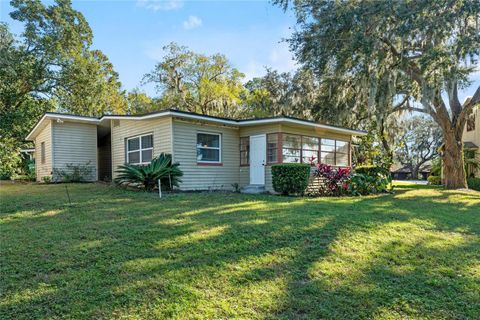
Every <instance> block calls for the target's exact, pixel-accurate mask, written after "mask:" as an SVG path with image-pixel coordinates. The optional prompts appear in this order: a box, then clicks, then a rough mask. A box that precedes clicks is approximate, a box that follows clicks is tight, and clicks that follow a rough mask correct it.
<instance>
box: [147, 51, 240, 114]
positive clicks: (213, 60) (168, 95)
mask: <svg viewBox="0 0 480 320" xmlns="http://www.w3.org/2000/svg"><path fill="white" fill-rule="evenodd" d="M163 50H164V51H165V52H166V54H165V56H164V58H163V59H162V61H160V62H159V63H157V64H156V66H155V68H154V70H152V71H151V72H150V73H147V74H146V75H145V76H144V83H154V84H155V88H156V90H157V92H158V93H159V94H160V95H161V99H162V100H164V102H163V104H167V105H170V106H171V107H173V106H175V107H177V108H179V109H183V110H187V111H190V112H197V113H202V114H208V115H221V116H225V117H236V116H239V115H240V114H241V112H242V108H243V104H242V95H243V94H244V90H245V88H244V86H243V84H242V82H241V80H242V79H243V78H244V74H243V73H241V72H240V71H238V70H237V69H235V68H233V67H232V66H231V64H230V62H229V61H228V60H227V58H226V57H225V56H224V55H222V54H214V55H211V56H207V55H204V54H199V53H195V52H193V51H191V50H189V49H188V48H187V47H185V46H180V45H178V44H176V43H170V44H169V45H167V46H165V47H164V48H163Z"/></svg>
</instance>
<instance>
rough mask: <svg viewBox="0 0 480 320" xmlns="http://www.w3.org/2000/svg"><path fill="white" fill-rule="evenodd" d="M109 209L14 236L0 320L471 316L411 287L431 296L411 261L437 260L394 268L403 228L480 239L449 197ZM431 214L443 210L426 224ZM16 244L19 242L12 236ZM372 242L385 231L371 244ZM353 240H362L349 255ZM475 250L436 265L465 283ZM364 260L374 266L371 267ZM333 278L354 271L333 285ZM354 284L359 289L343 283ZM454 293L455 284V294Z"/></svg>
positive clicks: (201, 202) (201, 199)
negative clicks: (459, 274) (434, 306)
mask: <svg viewBox="0 0 480 320" xmlns="http://www.w3.org/2000/svg"><path fill="white" fill-rule="evenodd" d="M405 192H409V191H405ZM106 194H107V195H109V193H108V192H107V193H106ZM110 195H111V197H110V199H106V198H105V197H103V196H98V197H99V198H100V199H101V201H99V202H98V203H97V202H94V203H95V205H94V208H92V207H91V206H88V205H85V204H84V203H79V204H78V205H77V206H74V207H67V208H63V209H62V210H61V211H60V212H58V213H57V214H56V215H52V216H40V217H35V218H31V217H29V218H26V219H23V220H22V219H16V220H13V221H9V223H7V224H6V227H5V228H4V232H5V236H4V238H3V239H4V240H5V242H8V252H6V255H5V256H4V258H3V261H2V265H3V264H4V263H5V264H8V266H7V268H6V269H3V271H2V274H5V275H6V278H7V279H8V280H7V281H6V283H5V287H4V288H3V290H2V292H3V293H2V295H1V297H0V299H1V301H2V302H1V304H0V310H1V315H2V318H13V317H15V318H17V319H19V318H42V317H43V318H45V317H52V318H55V317H58V318H63V317H75V318H92V317H98V318H118V317H121V316H126V315H134V314H135V315H136V316H138V317H141V318H142V317H143V318H145V317H153V318H169V317H177V318H195V317H197V318H222V317H223V318H227V317H245V318H267V317H270V316H272V317H280V318H319V317H321V318H342V317H343V318H345V317H350V318H364V317H372V316H374V315H376V314H380V313H381V312H383V311H385V310H386V311H385V312H398V314H399V315H401V314H407V315H412V314H415V312H416V313H417V314H419V315H422V316H428V312H429V311H431V310H429V308H427V307H425V306H426V305H428V304H429V303H427V302H428V301H430V300H435V299H436V300H438V301H439V302H445V303H446V305H448V306H449V308H450V310H452V311H453V312H459V313H458V314H460V315H462V314H463V315H469V314H471V313H468V312H470V311H468V310H467V311H462V310H460V309H459V307H458V305H461V304H462V303H463V304H466V303H469V304H470V305H472V298H471V297H472V296H471V295H470V293H469V291H468V290H467V289H465V288H464V287H463V286H461V285H460V286H458V287H455V290H454V291H452V292H453V293H454V294H455V295H460V294H463V295H464V296H465V298H461V299H460V302H459V304H453V305H449V304H448V303H447V302H450V300H448V297H447V296H446V295H444V294H440V295H439V297H438V296H437V295H435V294H434V293H429V292H426V293H425V292H423V291H418V290H414V289H415V288H416V287H414V286H411V283H412V282H415V281H417V282H418V284H419V285H420V286H428V285H429V283H428V281H427V280H428V279H430V278H431V277H430V275H429V274H428V273H425V270H424V269H422V268H419V267H418V266H417V265H414V262H415V263H416V262H417V261H422V260H421V259H417V258H416V254H420V255H425V256H428V254H429V251H428V250H429V249H428V248H426V247H425V245H417V246H415V247H414V248H415V250H416V251H415V254H414V255H412V256H410V255H408V259H407V260H406V261H405V262H402V261H401V260H398V259H395V257H396V255H398V254H399V252H398V247H399V246H400V245H402V244H403V242H404V241H405V239H403V238H401V235H402V234H404V233H403V232H404V229H402V228H405V226H404V225H408V226H409V227H411V224H412V221H413V222H414V225H416V224H418V223H420V227H419V229H418V230H417V229H412V230H413V231H417V232H420V231H422V230H423V229H425V230H427V232H433V233H435V232H451V233H455V232H458V230H459V229H464V230H468V232H469V233H470V234H474V236H475V237H478V234H479V232H478V231H479V229H478V227H477V226H478V216H477V217H475V219H474V220H475V221H474V223H473V227H472V221H470V224H468V217H467V216H470V220H472V215H473V214H474V213H475V209H476V208H475V207H472V206H470V207H467V209H466V211H464V212H463V213H462V217H461V218H460V219H459V220H454V219H453V218H454V217H453V216H452V213H451V212H449V211H451V209H452V208H456V207H457V205H456V204H449V203H447V204H445V203H443V202H442V201H444V200H445V199H447V200H448V195H447V196H446V195H444V194H438V195H434V196H432V197H429V198H418V199H416V200H415V201H412V200H411V199H409V198H408V197H407V198H402V197H401V195H402V194H400V193H397V195H395V196H394V197H393V196H387V197H366V198H354V199H299V198H282V197H273V196H243V195H215V194H210V195H209V194H206V195H196V194H193V195H181V196H178V197H172V198H166V199H164V200H162V201H159V200H158V199H154V198H153V197H148V196H145V197H144V196H135V197H134V201H131V200H132V197H131V195H130V194H128V193H126V194H124V193H114V194H110ZM404 195H408V194H404ZM94 200H95V199H91V200H90V201H94ZM436 201H437V202H438V201H440V202H439V203H442V207H443V206H446V207H447V208H446V209H441V210H444V211H442V212H440V213H439V212H436V213H435V212H425V211H418V208H428V207H429V206H433V205H436V204H439V203H437V202H436ZM439 208H440V207H439ZM45 210H49V208H48V209H45ZM437 211H438V210H437ZM422 223H423V224H422ZM397 224H398V225H397ZM385 226H389V228H386V227H385ZM392 228H393V229H392ZM395 228H398V230H397V231H398V232H396V231H395V230H396V229H395ZM437 228H438V229H437ZM390 229H392V230H393V231H390ZM19 230H24V233H23V234H18V233H16V234H14V232H18V231H19ZM33 230H35V231H33ZM372 230H380V231H378V232H380V234H379V235H375V237H374V239H373V240H372V239H370V238H371V237H370V236H369V232H372ZM419 230H420V231H419ZM407 231H410V230H409V229H407ZM382 232H385V233H386V234H387V235H388V233H389V232H394V233H395V232H396V233H395V235H396V236H397V237H400V238H399V239H394V240H395V241H397V242H392V243H387V244H385V243H383V242H382V241H380V242H379V243H374V244H372V247H373V248H375V250H372V252H364V253H363V255H360V256H359V259H360V260H356V259H350V258H349V257H348V255H347V256H346V257H344V256H342V255H341V254H340V253H341V251H342V250H347V252H349V251H355V250H359V249H356V246H357V245H358V246H359V248H361V250H366V249H365V248H369V247H370V244H369V243H368V241H374V240H375V239H382V237H383V234H382ZM397 233H398V234H397ZM356 234H357V235H360V236H357V237H356V238H354V239H353V240H352V241H351V242H347V243H346V244H344V245H342V242H343V241H345V239H349V238H351V237H353V235H356ZM407 236H408V235H407ZM365 239H367V240H365ZM368 239H370V240H368ZM475 239H476V240H478V238H475ZM475 239H473V240H472V239H469V240H468V241H469V244H468V245H467V244H465V247H464V249H463V251H465V252H467V255H466V256H458V255H454V253H455V252H456V251H455V252H453V251H452V252H448V251H445V252H446V253H445V254H443V253H442V254H440V253H438V254H436V255H434V256H433V258H432V259H433V260H432V262H431V263H432V265H437V264H438V265H439V266H440V267H445V268H448V265H449V264H450V263H451V262H452V261H451V259H455V260H454V261H460V262H458V263H461V264H462V265H459V264H456V267H455V268H454V271H458V270H462V269H468V268H467V267H471V266H469V263H470V262H471V261H473V260H472V259H474V258H475V256H473V255H472V252H474V251H475V249H478V246H477V244H476V242H475V241H476V240H475ZM364 241H367V243H364ZM375 241H378V240H375ZM439 241H440V242H442V240H441V239H440V240H439ZM25 243H29V244H28V245H25ZM424 247H425V248H424ZM422 248H423V249H422ZM452 248H453V247H452ZM457 248H459V247H457ZM361 250H360V251H361ZM409 250H413V249H409ZM439 250H440V249H439ZM452 250H453V249H452ZM417 251H418V252H417ZM477 252H478V250H477ZM452 254H453V255H452ZM25 255H26V256H27V259H25ZM449 255H452V258H449ZM366 257H373V258H372V259H371V261H367V262H368V263H363V261H362V259H366ZM462 258H463V259H462ZM335 259H339V260H340V265H338V266H337V265H336V264H335V263H334V262H335ZM331 260H332V261H333V262H332V261H331ZM391 261H397V262H396V263H398V264H399V265H400V266H404V267H405V268H407V269H408V268H410V269H409V270H406V271H402V272H403V273H398V270H395V269H392V268H387V267H388V266H389V264H390V263H392V262H391ZM398 261H399V262H398ZM462 261H465V263H463V262H462ZM32 262H33V263H32ZM322 267H330V268H332V269H331V270H330V271H328V270H327V271H328V272H327V271H325V270H324V271H322V270H323V268H322ZM336 267H338V268H339V270H343V269H342V268H345V271H344V272H343V273H340V274H339V275H336V274H335V273H332V272H334V271H335V269H336ZM349 268H351V270H350V269H349ZM357 269H358V271H356V270H357ZM332 270H333V271H332ZM322 272H326V273H325V274H323V273H322ZM329 272H330V273H329ZM354 274H356V276H357V277H358V278H356V279H355V278H354V279H348V278H349V277H350V276H352V277H353V275H354ZM435 275H436V274H435ZM345 279H346V280H345ZM439 279H441V280H442V281H443V280H444V277H440V278H439ZM414 280H415V281H414ZM452 283H455V284H457V283H458V281H457V280H456V279H455V278H454V279H453V280H452V281H450V282H448V281H447V282H446V285H448V286H451V285H452ZM395 284H397V285H398V286H397V287H395ZM2 286H3V285H2ZM441 288H444V285H443V284H442V285H441ZM477 288H478V287H477ZM397 291H399V292H400V293H399V294H395V292H397ZM425 295H427V296H426V298H422V297H424V296H425ZM383 296H385V299H382V297H383ZM442 297H444V298H443V299H442ZM418 299H420V302H416V301H417V300H418ZM405 304H407V305H408V306H409V307H410V308H411V309H412V310H410V311H409V310H408V308H407V309H406V306H405ZM234 306H235V307H234ZM439 308H440V309H442V306H441V304H439ZM443 309H445V308H443ZM443 309H442V310H443ZM445 310H446V309H445ZM441 312H442V311H439V313H438V314H439V315H443V313H441ZM445 312H446V311H445Z"/></svg>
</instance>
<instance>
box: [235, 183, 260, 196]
mask: <svg viewBox="0 0 480 320" xmlns="http://www.w3.org/2000/svg"><path fill="white" fill-rule="evenodd" d="M240 192H241V193H249V194H259V193H265V186H264V185H263V184H249V185H247V186H245V187H243V188H242V189H240Z"/></svg>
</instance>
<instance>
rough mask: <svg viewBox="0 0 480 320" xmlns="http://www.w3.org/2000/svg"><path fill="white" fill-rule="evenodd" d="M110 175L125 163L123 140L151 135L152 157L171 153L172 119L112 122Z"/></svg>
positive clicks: (114, 175)
mask: <svg viewBox="0 0 480 320" xmlns="http://www.w3.org/2000/svg"><path fill="white" fill-rule="evenodd" d="M111 130H112V131H111V137H112V139H111V143H112V175H113V178H115V177H116V173H115V171H116V170H117V168H118V166H120V165H122V164H124V163H125V139H127V138H131V137H135V136H138V135H143V134H147V133H153V157H155V156H158V155H159V154H160V153H162V152H166V153H170V154H171V153H172V140H171V135H172V118H171V117H162V118H157V119H151V120H112V124H111Z"/></svg>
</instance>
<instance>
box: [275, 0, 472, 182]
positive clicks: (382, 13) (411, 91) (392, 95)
mask: <svg viewBox="0 0 480 320" xmlns="http://www.w3.org/2000/svg"><path fill="white" fill-rule="evenodd" d="M274 2H275V3H276V4H278V5H280V6H283V7H284V8H287V7H288V6H289V4H290V2H291V1H288V0H277V1H274ZM292 5H293V8H294V10H295V13H296V16H297V22H298V27H297V30H296V32H295V33H294V34H293V36H292V38H291V39H290V45H291V48H292V50H293V51H294V52H295V54H296V57H297V59H298V60H299V62H301V63H302V64H303V65H304V67H306V68H308V69H310V70H312V71H313V72H314V73H315V74H316V75H317V76H318V77H319V78H320V79H338V80H339V82H338V84H339V85H340V86H341V87H339V88H337V89H338V90H337V95H340V96H342V95H344V96H346V97H348V96H350V95H351V94H353V93H350V92H352V90H359V91H361V94H360V96H361V97H364V99H365V102H367V106H368V107H369V108H370V109H374V110H375V112H379V113H382V114H385V115H387V114H389V113H391V112H397V111H401V110H407V111H416V112H421V113H426V114H428V115H429V116H431V117H432V118H433V119H434V120H435V121H436V122H437V124H438V125H439V126H440V127H441V129H442V131H443V137H444V144H445V148H444V152H443V153H442V156H443V159H444V161H443V163H444V173H445V184H446V186H447V187H449V188H459V187H466V179H465V171H464V169H463V157H462V134H463V129H464V126H465V121H466V117H467V116H468V114H469V113H470V112H471V111H472V109H473V107H474V106H475V105H476V104H478V103H479V102H480V89H477V91H476V93H475V95H474V96H473V97H472V99H470V100H468V101H466V102H464V103H461V102H460V101H459V99H458V90H459V88H463V87H465V86H468V85H469V84H470V81H469V75H470V74H472V73H473V72H474V69H475V67H476V64H477V62H478V61H477V59H478V55H479V52H480V33H479V14H480V2H479V1H476V0H462V1H456V0H438V1H431V0H418V1H395V0H387V1H358V0H344V1H327V0H297V1H294V2H292ZM348 79H354V83H355V84H356V86H357V87H356V88H355V89H353V88H352V87H351V85H350V82H349V81H347V80H348ZM343 84H345V85H343ZM342 89H345V90H342ZM444 94H445V95H446V96H447V98H445V95H444ZM338 100H339V99H336V98H335V99H332V101H338ZM349 109H350V108H346V110H347V112H348V110H349Z"/></svg>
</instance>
